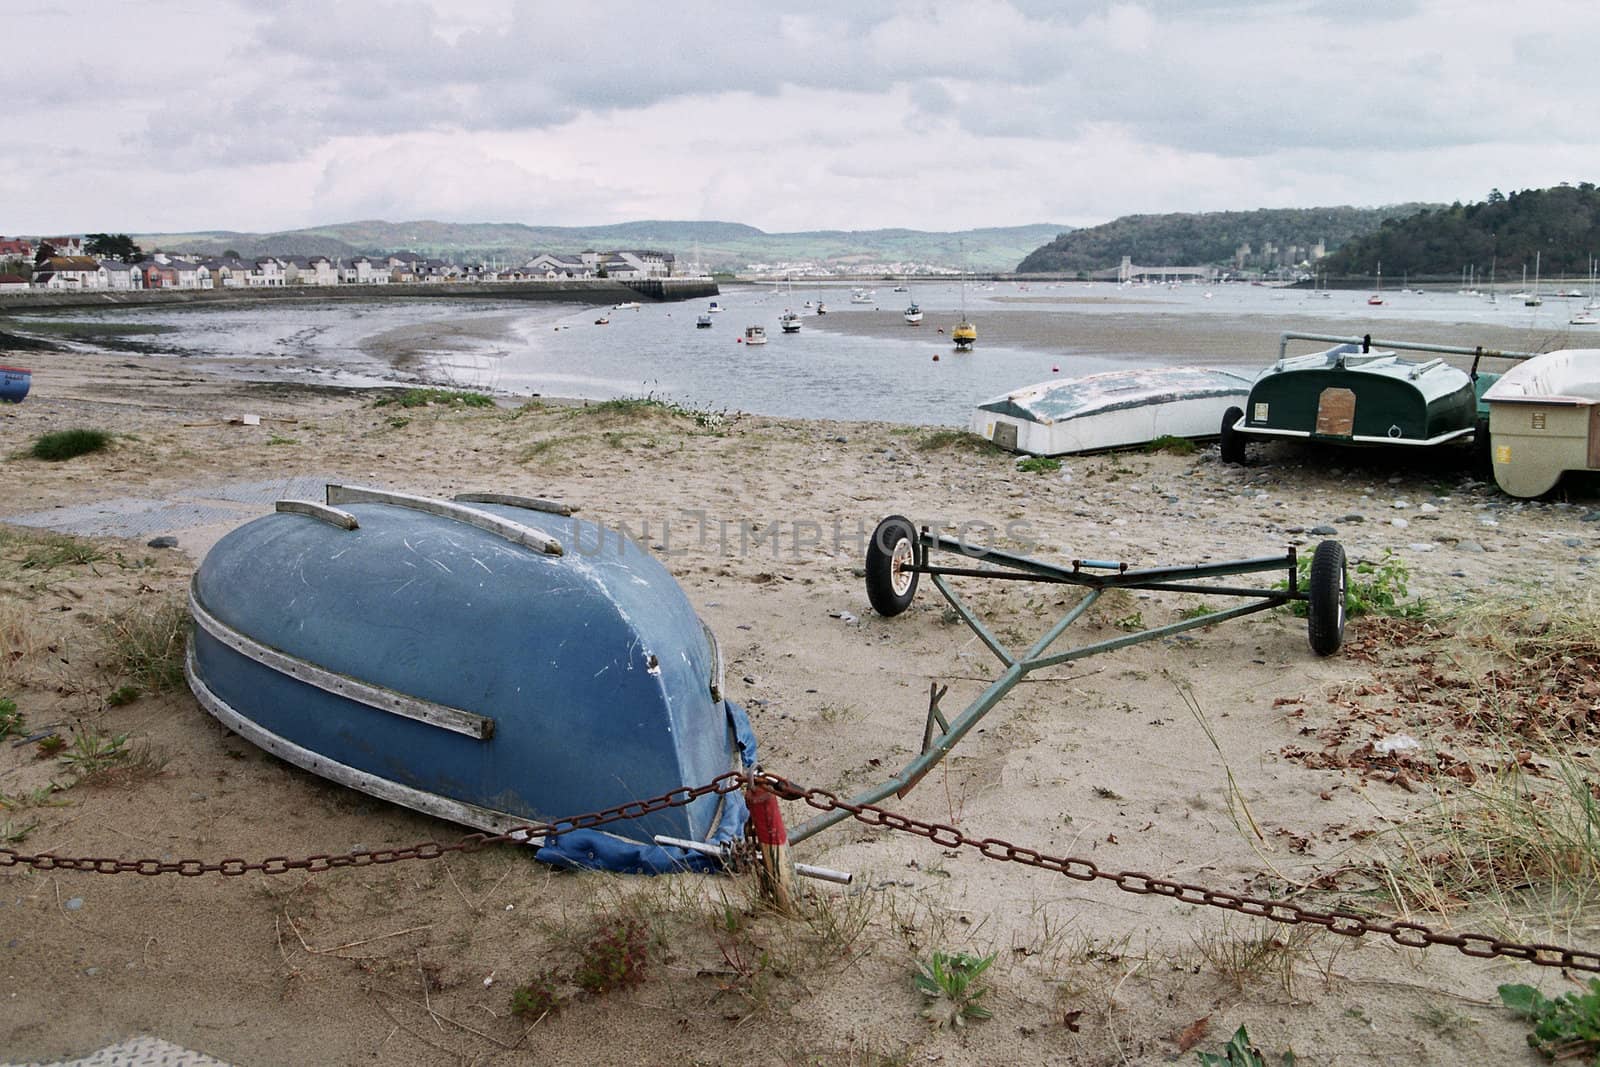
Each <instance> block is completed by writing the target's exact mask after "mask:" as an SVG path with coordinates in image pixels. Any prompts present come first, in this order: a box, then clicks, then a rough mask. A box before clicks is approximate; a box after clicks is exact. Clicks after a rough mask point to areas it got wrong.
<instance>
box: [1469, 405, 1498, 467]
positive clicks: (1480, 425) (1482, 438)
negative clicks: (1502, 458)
mask: <svg viewBox="0 0 1600 1067" xmlns="http://www.w3.org/2000/svg"><path fill="white" fill-rule="evenodd" d="M1472 468H1473V469H1472V473H1473V474H1475V475H1477V476H1478V477H1480V478H1483V479H1485V480H1487V479H1489V478H1493V477H1494V449H1493V448H1491V447H1490V445H1489V420H1488V419H1479V420H1478V421H1477V422H1476V423H1474V424H1473V430H1472Z"/></svg>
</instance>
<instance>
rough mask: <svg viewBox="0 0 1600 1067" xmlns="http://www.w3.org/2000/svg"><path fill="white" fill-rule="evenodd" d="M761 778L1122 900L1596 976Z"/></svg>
mask: <svg viewBox="0 0 1600 1067" xmlns="http://www.w3.org/2000/svg"><path fill="white" fill-rule="evenodd" d="M762 778H763V782H764V784H765V785H766V786H767V788H768V789H771V790H772V791H773V792H774V793H776V794H777V795H778V796H780V797H782V798H784V799H785V800H803V801H805V802H806V803H807V804H809V805H810V806H811V807H813V808H816V809H818V810H819V811H844V812H848V813H849V814H850V816H851V817H852V818H854V819H855V820H856V821H857V822H862V823H865V824H867V825H868V826H882V827H886V828H887V829H890V830H899V831H902V832H905V833H909V834H915V835H917V836H919V837H925V838H927V839H928V840H929V841H932V842H933V843H934V844H936V845H939V846H941V847H943V848H970V849H973V850H975V851H977V852H979V853H980V854H982V855H983V856H984V857H985V858H987V859H992V860H1009V861H1011V862H1014V863H1021V864H1025V865H1027V866H1029V867H1037V868H1039V869H1040V870H1046V871H1053V872H1055V873H1056V874H1063V875H1066V876H1067V877H1068V878H1073V879H1076V880H1077V881H1080V882H1093V881H1096V880H1103V881H1107V882H1110V883H1111V884H1113V885H1115V886H1116V887H1117V888H1118V889H1120V890H1122V891H1123V892H1125V893H1135V894H1138V895H1141V896H1143V895H1147V894H1154V895H1156V896H1163V897H1170V898H1172V899H1173V900H1179V901H1182V902H1183V903H1185V904H1202V905H1205V906H1207V907H1212V908H1221V909H1222V910H1224V911H1236V912H1239V913H1241V914H1244V915H1253V916H1255V917H1257V918H1261V919H1270V920H1272V921H1273V922H1276V923H1283V924H1284V925H1286V926H1293V925H1297V924H1299V923H1310V924H1312V925H1315V926H1320V927H1322V928H1324V929H1326V930H1329V931H1331V932H1333V933H1335V934H1339V935H1341V936H1343V937H1364V936H1366V935H1367V934H1381V935H1383V936H1385V937H1387V938H1388V939H1389V940H1391V941H1393V942H1394V943H1395V944H1397V945H1402V946H1404V947H1406V948H1418V949H1421V948H1428V947H1429V946H1430V945H1441V946H1445V947H1448V948H1453V949H1455V950H1456V951H1458V952H1460V953H1462V954H1463V955H1466V956H1473V957H1476V958H1478V959H1493V958H1495V957H1497V956H1504V957H1506V958H1508V959H1515V960H1523V961H1524V962H1527V963H1533V964H1537V965H1538V966H1540V967H1563V968H1571V969H1572V970H1577V971H1595V972H1600V953H1595V952H1589V951H1585V950H1583V949H1572V948H1565V947H1563V946H1561V945H1546V944H1523V943H1521V942H1517V941H1503V940H1501V939H1500V938H1497V937H1490V936H1488V935H1487V934H1441V933H1438V932H1437V931H1434V930H1431V929H1429V928H1428V927H1426V926H1424V925H1422V924H1421V923H1414V922H1405V921H1394V922H1386V921H1380V920H1373V919H1364V918H1362V917H1361V916H1359V915H1353V914H1351V913H1349V912H1338V911H1318V910H1316V909H1314V908H1307V907H1303V906H1302V905H1299V904H1292V903H1290V902H1288V901H1285V900H1266V899H1263V898H1261V897H1250V896H1245V895H1244V894H1242V893H1233V892H1229V891H1227V890H1219V889H1208V888H1206V887H1205V886H1202V885H1194V884H1192V883H1189V882H1174V881H1171V880H1170V879H1166V878H1158V877H1156V876H1154V875H1149V874H1143V873H1140V872H1138V871H1104V870H1101V869H1100V867H1099V865H1098V864H1096V863H1093V862H1091V861H1090V860H1085V859H1076V858H1074V857H1071V856H1050V855H1047V854H1045V853H1043V852H1040V851H1038V850H1037V849H1032V848H1026V847H1023V846H1021V845H1013V844H1011V843H1010V842H1009V841H1002V840H1000V839H999V838H995V837H984V838H973V837H968V836H967V835H966V834H964V833H962V832H961V831H960V830H958V829H956V828H955V827H954V826H950V825H947V824H945V823H929V822H923V821H922V820H920V819H913V818H911V817H910V816H906V815H900V814H897V813H895V812H892V811H889V810H887V809H885V808H880V807H878V806H877V805H876V804H852V803H850V802H849V801H848V800H841V799H840V798H839V797H837V796H836V795H834V794H833V793H830V792H828V791H827V790H826V789H806V788H803V787H801V786H798V785H796V784H794V783H793V782H790V781H787V780H785V779H782V778H777V777H774V776H772V775H763V776H762Z"/></svg>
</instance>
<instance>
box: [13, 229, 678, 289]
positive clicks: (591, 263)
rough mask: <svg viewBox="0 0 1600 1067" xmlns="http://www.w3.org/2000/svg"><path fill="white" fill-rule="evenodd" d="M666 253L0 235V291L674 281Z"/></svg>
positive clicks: (672, 265) (672, 261) (672, 266)
mask: <svg viewBox="0 0 1600 1067" xmlns="http://www.w3.org/2000/svg"><path fill="white" fill-rule="evenodd" d="M675 268H676V259H675V257H674V256H673V254H672V253H671V252H662V251H656V250H653V249H616V250H612V251H606V252H595V251H584V252H577V253H573V254H570V255H567V254H560V253H554V252H541V253H540V254H538V255H536V256H534V257H532V258H531V259H529V260H528V261H527V262H526V263H523V264H522V265H521V266H516V267H507V268H500V267H490V266H486V265H484V264H481V263H480V264H467V265H462V264H457V263H449V262H446V261H444V260H441V259H432V258H428V257H426V256H420V255H414V254H409V253H404V252H401V253H395V254H393V255H381V256H353V257H350V258H348V259H345V258H342V257H330V256H258V257H253V258H248V259H247V258H243V257H239V256H192V255H182V254H178V253H167V252H154V253H151V254H149V255H145V254H144V253H143V252H142V251H141V250H140V249H139V247H138V246H137V245H134V244H132V242H131V241H129V240H128V239H127V238H126V237H125V236H122V235H108V234H90V235H87V236H70V237H43V238H38V239H30V238H24V237H10V238H8V237H0V292H15V291H19V290H30V289H38V290H63V289H70V290H84V289H104V290H133V289H258V288H276V287H282V286H291V285H296V286H301V285H304V286H319V285H320V286H340V285H438V284H451V283H462V282H467V283H495V282H524V281H536V280H539V279H562V278H579V279H582V278H610V279H614V280H616V281H641V280H644V279H650V278H671V277H679V276H680V275H679V274H677V273H676V271H675Z"/></svg>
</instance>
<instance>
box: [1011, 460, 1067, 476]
mask: <svg viewBox="0 0 1600 1067" xmlns="http://www.w3.org/2000/svg"><path fill="white" fill-rule="evenodd" d="M1060 469H1061V461H1060V460H1059V459H1056V458H1055V457H1054V456H1029V457H1028V458H1027V459H1019V460H1017V470H1018V471H1020V472H1022V473H1024V474H1049V473H1050V472H1052V471H1058V470H1060Z"/></svg>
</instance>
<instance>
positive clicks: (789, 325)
mask: <svg viewBox="0 0 1600 1067" xmlns="http://www.w3.org/2000/svg"><path fill="white" fill-rule="evenodd" d="M778 325H779V326H780V327H782V328H783V332H784V333H799V332H800V316H799V315H796V314H795V313H794V312H792V311H790V310H789V309H788V308H784V309H783V314H782V315H779V316H778Z"/></svg>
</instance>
